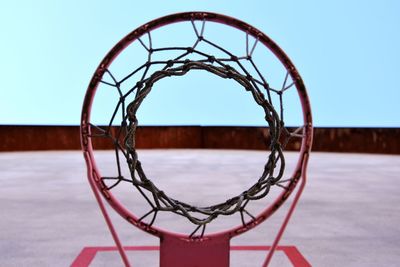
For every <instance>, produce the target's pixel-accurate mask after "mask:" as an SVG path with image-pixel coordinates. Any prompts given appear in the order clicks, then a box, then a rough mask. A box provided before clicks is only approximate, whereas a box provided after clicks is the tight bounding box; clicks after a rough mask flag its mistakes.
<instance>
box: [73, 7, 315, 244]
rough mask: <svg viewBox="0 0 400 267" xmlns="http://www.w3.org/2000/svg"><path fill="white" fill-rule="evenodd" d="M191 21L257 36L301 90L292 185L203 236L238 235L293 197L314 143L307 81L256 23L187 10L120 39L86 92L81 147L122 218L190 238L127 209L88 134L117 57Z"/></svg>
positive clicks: (150, 229) (147, 228)
mask: <svg viewBox="0 0 400 267" xmlns="http://www.w3.org/2000/svg"><path fill="white" fill-rule="evenodd" d="M190 20H206V21H211V22H216V23H221V24H225V25H227V26H231V27H234V28H236V29H238V30H241V31H243V32H247V33H248V34H249V35H251V36H253V37H254V38H257V39H259V41H260V42H261V43H262V44H263V45H265V46H266V47H267V48H268V49H269V50H270V51H271V52H273V53H274V55H275V56H276V57H277V58H278V59H279V60H280V62H281V63H282V64H283V66H284V67H285V68H286V70H287V71H288V73H289V74H290V76H291V77H292V79H293V82H294V84H295V87H296V89H297V92H298V95H299V98H300V101H301V106H302V110H303V121H304V137H303V138H302V143H301V148H300V151H299V153H300V155H299V159H298V162H297V166H296V168H295V170H294V173H293V175H292V177H293V178H292V179H291V182H290V184H289V186H288V188H287V189H286V190H284V191H282V192H281V194H280V195H279V196H278V197H277V198H276V199H275V201H274V202H273V203H272V204H271V205H270V206H268V207H266V208H265V209H264V210H263V211H261V212H260V213H259V214H258V215H257V216H256V219H255V220H252V221H250V222H249V223H247V224H246V225H239V226H237V227H234V228H232V229H228V230H225V231H221V232H216V233H211V234H206V235H204V236H203V237H202V239H208V238H215V237H219V236H229V237H234V236H236V235H239V234H242V233H244V232H246V231H248V230H250V229H251V228H253V227H255V226H256V225H258V224H260V223H261V222H263V221H264V220H265V219H267V218H268V217H269V216H271V215H272V214H273V213H274V212H275V211H276V210H277V209H278V208H279V207H280V206H281V205H282V204H283V203H284V201H285V200H286V199H287V198H288V197H289V196H290V194H291V193H292V191H293V190H294V189H295V187H296V185H297V182H298V181H299V179H300V178H301V176H302V175H303V173H304V172H305V171H306V167H307V162H308V157H309V153H310V150H311V145H312V135H313V129H312V116H311V107H310V101H309V98H308V95H307V91H306V88H305V85H304V83H303V80H302V78H301V77H300V75H299V73H298V71H297V69H296V68H295V66H294V65H293V63H292V62H291V61H290V59H289V58H288V56H287V55H286V54H285V53H284V52H283V50H282V49H281V48H279V47H278V46H277V45H276V44H275V42H273V41H272V40H271V39H270V38H269V37H268V36H267V35H265V34H264V33H262V32H261V31H259V30H258V29H256V28H254V27H253V26H251V25H249V24H247V23H245V22H243V21H240V20H238V19H235V18H232V17H229V16H225V15H221V14H216V13H211V12H184V13H176V14H172V15H167V16H164V17H161V18H158V19H155V20H152V21H150V22H148V23H146V24H144V25H142V26H140V27H138V28H137V29H135V30H133V31H132V32H131V33H129V34H128V35H127V36H125V37H124V38H123V39H121V41H119V42H118V43H117V44H116V45H115V46H114V47H113V48H112V49H111V50H110V52H109V53H108V54H107V55H106V56H105V57H104V59H103V60H102V61H101V63H100V64H99V66H98V67H97V69H96V71H95V73H94V75H93V77H92V79H91V81H90V83H89V86H88V89H87V92H86V95H85V99H84V103H83V108H82V115H81V128H80V136H81V146H82V150H83V152H84V156H85V160H86V164H87V167H88V179H91V180H93V181H94V182H95V184H96V186H97V187H98V189H99V191H101V192H102V194H103V196H104V197H105V198H106V199H107V201H108V203H109V204H110V205H111V206H112V207H113V208H114V210H115V211H117V212H118V213H119V214H120V215H121V216H122V217H124V218H125V219H126V220H128V221H129V222H130V223H132V224H133V225H135V226H136V227H138V228H140V229H142V230H144V231H146V232H148V233H150V234H153V235H156V236H159V237H162V236H163V235H167V234H169V235H171V234H172V235H175V236H179V237H181V238H185V239H187V238H188V236H187V235H185V234H181V233H174V232H169V231H167V230H164V229H161V228H158V227H155V226H149V225H147V224H146V223H144V222H141V221H139V218H138V217H137V216H136V215H134V214H133V213H132V212H131V211H129V210H127V209H126V208H125V207H124V206H123V205H122V204H121V203H120V202H119V201H118V199H116V198H115V197H114V196H113V194H112V193H111V192H109V191H108V190H107V189H106V188H104V185H103V184H102V183H101V182H100V181H101V179H100V177H101V176H100V172H99V169H98V168H97V166H96V163H95V160H94V155H93V146H92V142H91V138H90V137H89V136H88V135H89V134H90V124H89V122H90V112H91V107H92V103H93V99H94V96H95V94H96V89H97V86H98V83H99V81H100V80H101V77H102V76H103V74H104V72H105V70H106V69H107V68H108V66H110V65H111V63H112V62H113V60H114V59H115V58H117V56H118V55H119V54H120V53H121V52H122V51H123V50H124V49H125V48H126V47H127V46H129V45H130V44H131V43H132V42H134V41H135V40H137V39H138V38H140V37H141V36H142V35H144V34H145V33H147V32H149V31H152V30H155V29H157V28H159V27H162V26H166V25H169V24H173V23H177V22H184V21H190Z"/></svg>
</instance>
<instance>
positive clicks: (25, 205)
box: [0, 149, 400, 267]
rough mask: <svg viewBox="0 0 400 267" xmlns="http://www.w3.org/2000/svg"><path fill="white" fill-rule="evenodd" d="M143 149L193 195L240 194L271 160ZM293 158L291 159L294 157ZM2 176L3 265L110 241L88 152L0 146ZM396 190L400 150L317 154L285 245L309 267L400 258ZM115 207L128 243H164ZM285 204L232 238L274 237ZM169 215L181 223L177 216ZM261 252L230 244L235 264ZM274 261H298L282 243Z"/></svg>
mask: <svg viewBox="0 0 400 267" xmlns="http://www.w3.org/2000/svg"><path fill="white" fill-rule="evenodd" d="M139 156H140V158H141V159H142V161H143V166H144V167H145V170H146V171H147V172H148V173H149V175H150V176H151V177H156V178H154V180H153V181H154V182H155V183H156V184H160V186H161V187H162V188H166V192H170V193H171V194H172V195H174V194H175V195H176V196H177V197H181V198H183V199H185V200H186V199H187V200H188V201H195V202H196V201H202V200H206V201H211V202H212V201H218V200H219V198H220V197H221V195H222V196H223V194H224V193H227V192H228V194H229V193H230V192H238V190H240V187H243V186H244V187H246V186H247V185H248V183H251V181H252V180H251V179H252V178H253V179H254V177H256V175H257V172H258V171H259V170H260V168H261V167H262V164H263V161H264V160H265V152H261V151H249V150H189V149H185V150H141V151H139ZM97 159H98V163H99V165H101V166H100V167H101V168H104V171H105V172H112V171H113V170H114V168H115V166H114V165H113V163H112V157H110V152H108V151H104V152H99V154H98V156H97ZM288 159H289V161H288V167H290V164H292V163H290V159H295V155H291V154H290V153H289V154H288ZM102 166H104V167H102ZM0 183H1V187H0V210H1V219H0V229H1V230H0V231H1V238H0V266H10V267H11V266H69V265H70V264H71V263H72V262H73V261H74V260H75V258H76V257H77V256H78V255H79V253H80V252H81V250H82V249H83V248H84V247H99V246H112V245H113V242H112V239H111V236H110V234H109V232H108V231H107V228H106V225H105V222H104V220H103V218H102V217H101V214H100V211H99V209H98V207H97V203H96V202H95V199H94V196H93V193H92V192H91V191H90V188H89V185H88V182H87V178H86V167H85V164H84V160H83V157H82V154H81V152H79V151H51V152H42V151H41V152H10V153H8V152H7V153H0ZM215 189H218V190H219V191H218V190H215ZM399 192H400V156H390V155H372V154H339V153H315V152H314V153H312V156H311V158H310V163H309V169H308V183H307V186H306V189H305V191H304V194H303V196H302V198H301V199H300V203H299V205H298V208H297V210H296V211H295V213H294V216H293V218H292V220H291V222H290V224H289V226H288V228H287V231H286V233H285V234H284V236H283V239H282V241H281V243H280V244H281V245H283V246H296V248H297V249H298V250H299V251H300V253H301V254H302V255H303V256H304V258H306V259H307V261H308V262H309V263H310V264H311V265H312V266H364V267H365V266H398V264H399V262H400V227H399V223H400V205H399V203H400V194H399ZM139 208H140V207H139ZM109 210H110V213H111V215H112V219H113V220H114V222H115V224H116V226H117V228H118V229H119V232H120V235H121V237H122V240H123V243H124V244H125V245H127V246H143V245H158V240H157V239H156V238H154V237H151V236H149V235H147V234H145V233H143V232H141V231H139V230H138V229H136V228H133V227H132V226H131V225H129V224H128V223H127V222H126V221H124V220H123V219H121V218H120V217H119V216H118V215H116V214H115V212H113V211H112V210H111V209H109ZM284 211H285V207H284V208H282V209H280V210H279V211H278V212H277V213H276V214H274V215H273V216H272V217H271V218H270V219H269V220H267V221H266V222H265V223H263V224H262V225H260V226H259V227H257V228H255V229H253V230H251V231H249V232H248V233H245V234H244V235H242V236H240V237H238V238H235V239H233V240H232V242H231V243H232V245H236V246H241V245H270V242H271V237H272V236H273V233H274V232H273V230H274V229H276V225H278V224H279V222H280V220H281V218H282V215H283V214H284ZM168 220H169V219H168V218H166V221H167V222H168ZM176 221H178V220H176ZM168 223H169V226H171V227H175V226H176V227H179V226H180V225H175V224H177V223H176V222H175V220H174V219H170V220H169V222H168ZM128 255H129V257H130V258H132V260H133V261H134V263H135V266H157V264H158V252H157V251H144V252H138V251H132V252H129V253H128ZM262 257H263V253H262V252H248V253H247V252H246V253H243V252H240V251H238V252H232V254H231V265H232V266H259V265H260V262H261V261H262ZM121 265H122V264H121V261H120V259H119V258H118V254H117V253H116V252H115V251H114V252H113V251H110V252H107V251H105V252H99V253H97V254H96V257H95V259H94V260H93V262H92V265H91V266H121ZM271 265H272V266H291V264H290V262H288V260H287V259H286V257H285V255H284V253H282V252H281V251H280V252H278V253H277V254H276V257H274V260H273V262H272V264H271Z"/></svg>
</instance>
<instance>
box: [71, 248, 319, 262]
mask: <svg viewBox="0 0 400 267" xmlns="http://www.w3.org/2000/svg"><path fill="white" fill-rule="evenodd" d="M270 248H271V246H231V250H232V251H267V250H269V249H270ZM117 250H118V249H117V247H84V248H83V249H82V251H81V253H79V255H78V257H76V259H75V260H74V262H73V263H72V264H71V267H88V266H89V265H90V263H91V262H92V260H93V259H94V257H95V256H96V254H97V252H107V251H117ZM124 250H125V251H158V250H160V247H159V246H129V247H124ZM276 250H278V251H283V252H284V253H285V254H286V256H287V257H288V259H289V260H290V262H291V263H292V264H293V266H295V267H311V264H310V263H309V262H308V261H307V260H306V259H305V258H304V257H303V255H302V254H301V253H300V251H299V250H298V249H297V248H296V247H295V246H278V247H277V248H276Z"/></svg>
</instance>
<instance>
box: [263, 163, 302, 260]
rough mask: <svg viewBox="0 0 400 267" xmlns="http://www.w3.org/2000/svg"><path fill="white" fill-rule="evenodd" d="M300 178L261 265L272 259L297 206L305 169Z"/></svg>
mask: <svg viewBox="0 0 400 267" xmlns="http://www.w3.org/2000/svg"><path fill="white" fill-rule="evenodd" d="M301 180H302V181H301V184H300V187H299V190H298V191H297V193H296V196H295V197H294V199H293V203H292V205H291V206H290V207H289V211H288V213H287V214H286V217H285V219H284V221H283V223H282V225H281V228H280V229H279V232H278V234H277V235H276V237H275V240H274V243H273V244H272V246H271V249H270V251H269V252H268V255H267V258H266V259H265V261H264V263H263V267H267V266H268V265H269V263H270V262H271V259H272V256H273V255H274V252H275V250H276V247H277V246H278V243H279V241H280V240H281V238H282V235H283V232H284V231H285V229H286V226H287V224H288V222H289V220H290V218H291V217H292V214H293V211H294V209H295V208H296V206H297V203H298V201H299V199H300V196H301V193H303V190H304V187H305V185H306V170H305V169H303V174H302V176H301Z"/></svg>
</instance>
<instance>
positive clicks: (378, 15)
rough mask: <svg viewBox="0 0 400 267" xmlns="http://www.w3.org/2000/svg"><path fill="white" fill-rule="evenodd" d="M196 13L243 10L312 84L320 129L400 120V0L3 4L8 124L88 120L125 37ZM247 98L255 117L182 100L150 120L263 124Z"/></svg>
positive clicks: (0, 113) (0, 97)
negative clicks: (195, 112)
mask: <svg viewBox="0 0 400 267" xmlns="http://www.w3.org/2000/svg"><path fill="white" fill-rule="evenodd" d="M195 10H198V11H201V10H203V11H212V12H216V13H222V14H225V15H229V16H233V17H236V18H238V19H240V20H243V21H246V22H247V23H249V24H251V25H253V26H255V27H256V28H258V29H260V30H262V31H263V32H264V33H266V34H267V35H268V36H269V37H270V38H271V39H273V40H274V41H275V42H276V43H277V44H278V45H279V46H280V47H281V48H282V49H283V50H284V51H285V52H286V53H287V54H288V56H289V57H290V58H291V60H292V61H293V63H294V64H295V66H296V67H297V69H298V70H299V72H300V74H301V76H302V78H303V80H304V82H305V84H306V87H307V90H308V93H309V96H310V99H311V106H312V110H313V117H314V125H315V126H320V127H349V126H355V127H400V86H399V81H398V77H399V75H400V67H399V62H400V49H399V48H400V29H399V27H400V1H394V0H393V1H388V0H383V1H344V0H339V1H304V0H303V1H294V0H293V1H250V0H249V1H232V0H229V1H225V0H220V1H215V0H214V1H210V0H202V1H178V0H170V1H158V0H156V1H154V0H152V1H94V0H87V1H77V0H71V1H50V0H48V1H44V0H36V1H18V0H17V1H2V3H0V33H1V39H0V40H1V41H0V81H1V83H0V124H35V125H36V124H38V125H78V124H79V120H80V113H81V107H82V102H83V97H84V94H85V91H86V87H87V85H88V82H89V80H90V78H91V76H92V74H93V72H94V70H95V69H96V67H97V65H98V64H99V62H100V61H101V60H102V58H103V57H104V56H105V54H106V53H107V52H108V51H109V50H110V49H111V48H112V47H113V46H114V45H115V43H116V42H118V41H119V40H120V39H121V38H122V37H124V36H125V35H126V34H128V33H129V32H131V31H132V30H134V29H135V28H137V27H138V26H140V25H142V24H144V23H145V22H147V21H149V20H152V19H155V18H157V17H160V16H164V15H167V14H171V13H176V12H183V11H195ZM172 38H179V37H174V36H172ZM183 81H184V80H183ZM187 82H191V81H190V80H188V81H187ZM192 82H193V80H192ZM194 83H195V84H196V82H195V81H194ZM200 89H201V88H200ZM189 97H190V96H189ZM231 97H232V99H231V100H232V101H233V102H235V101H236V102H238V101H240V99H234V98H235V97H236V96H235V95H233V96H231ZM167 101H168V100H167ZM178 104H179V103H178ZM248 104H249V105H251V103H250V102H249V103H248ZM243 105H244V107H243V108H241V112H242V113H246V112H248V114H246V116H243V117H237V118H236V120H232V119H231V118H230V117H231V115H232V114H235V113H234V112H235V111H234V110H225V112H221V113H218V114H219V115H218V119H217V120H216V119H215V117H216V116H215V112H214V111H217V110H218V109H223V108H224V106H221V105H220V104H219V102H218V101H210V103H208V104H207V108H205V111H207V110H212V111H213V112H214V113H213V112H204V116H202V117H201V119H200V120H197V119H195V118H194V119H193V120H191V118H190V116H187V117H185V116H183V117H184V118H182V117H180V115H179V114H190V108H191V106H187V107H185V108H187V109H189V110H184V109H181V108H182V107H179V105H173V106H174V107H176V108H177V109H176V111H173V110H172V111H171V112H170V113H169V114H168V116H163V113H162V112H160V110H157V106H154V107H149V108H147V109H146V112H145V113H143V115H142V116H143V124H152V125H157V124H158V125H162V124H173V125H180V124H196V125H197V124H202V125H215V124H220V125H233V124H235V125H262V124H263V121H262V119H254V120H252V119H247V118H249V117H252V114H251V112H252V108H248V109H247V108H246V107H245V105H247V103H245V104H243ZM204 106H205V105H202V106H201V105H199V106H198V107H196V106H193V107H192V108H199V109H201V108H204ZM153 111H154V113H152V112H153ZM213 114H214V115H213ZM166 117H167V119H166Z"/></svg>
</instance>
